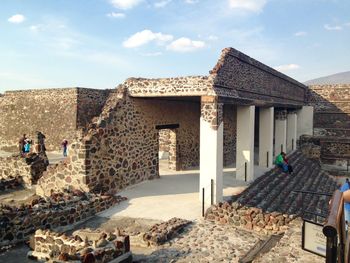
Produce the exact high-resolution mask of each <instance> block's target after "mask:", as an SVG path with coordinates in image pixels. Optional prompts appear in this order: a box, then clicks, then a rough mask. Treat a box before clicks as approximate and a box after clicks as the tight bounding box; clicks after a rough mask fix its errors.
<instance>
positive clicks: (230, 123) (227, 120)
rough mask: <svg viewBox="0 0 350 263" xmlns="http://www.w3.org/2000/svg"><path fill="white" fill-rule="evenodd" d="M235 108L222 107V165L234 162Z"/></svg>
mask: <svg viewBox="0 0 350 263" xmlns="http://www.w3.org/2000/svg"><path fill="white" fill-rule="evenodd" d="M236 124H237V107H236V106H235V105H224V142H223V143H224V147H223V149H224V165H225V166H228V165H231V164H233V163H235V162H236V139H237V127H236Z"/></svg>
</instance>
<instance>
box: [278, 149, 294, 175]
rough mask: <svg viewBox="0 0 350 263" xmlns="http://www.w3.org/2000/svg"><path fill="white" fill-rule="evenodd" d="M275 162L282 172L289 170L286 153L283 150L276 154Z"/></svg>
mask: <svg viewBox="0 0 350 263" xmlns="http://www.w3.org/2000/svg"><path fill="white" fill-rule="evenodd" d="M275 164H276V165H277V166H278V167H281V168H282V170H283V172H285V173H287V172H290V169H289V167H288V166H289V165H288V162H287V161H286V154H285V153H284V152H281V153H280V154H279V155H277V157H276V160H275Z"/></svg>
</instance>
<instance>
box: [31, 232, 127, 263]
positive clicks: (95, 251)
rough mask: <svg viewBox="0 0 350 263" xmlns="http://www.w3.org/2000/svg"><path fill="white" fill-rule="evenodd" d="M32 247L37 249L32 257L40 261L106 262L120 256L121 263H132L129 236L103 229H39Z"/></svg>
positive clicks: (32, 252)
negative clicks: (61, 230) (66, 230)
mask: <svg viewBox="0 0 350 263" xmlns="http://www.w3.org/2000/svg"><path fill="white" fill-rule="evenodd" d="M31 248H32V249H33V251H30V252H29V253H28V257H29V258H30V259H37V260H55V262H57V261H59V262H77V261H78V262H96V263H106V262H111V261H112V260H116V261H117V260H118V259H119V260H118V262H132V256H131V253H130V242H129V236H120V235H118V233H105V232H102V231H99V230H94V231H91V230H85V231H84V230H82V231H78V232H74V233H73V235H72V236H67V235H65V234H62V233H55V232H52V231H49V230H37V231H36V232H35V235H34V237H33V239H32V240H31ZM123 259H124V260H123Z"/></svg>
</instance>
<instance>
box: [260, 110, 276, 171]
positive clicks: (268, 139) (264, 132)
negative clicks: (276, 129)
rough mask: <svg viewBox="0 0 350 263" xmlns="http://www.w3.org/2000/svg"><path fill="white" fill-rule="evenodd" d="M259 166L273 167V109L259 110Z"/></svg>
mask: <svg viewBox="0 0 350 263" xmlns="http://www.w3.org/2000/svg"><path fill="white" fill-rule="evenodd" d="M259 116H260V118H259V166H261V167H266V168H271V167H272V166H273V125H274V108H273V107H269V108H260V109H259Z"/></svg>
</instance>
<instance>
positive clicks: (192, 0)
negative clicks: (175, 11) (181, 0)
mask: <svg viewBox="0 0 350 263" xmlns="http://www.w3.org/2000/svg"><path fill="white" fill-rule="evenodd" d="M198 2H199V0H185V3H186V4H197V3H198Z"/></svg>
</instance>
